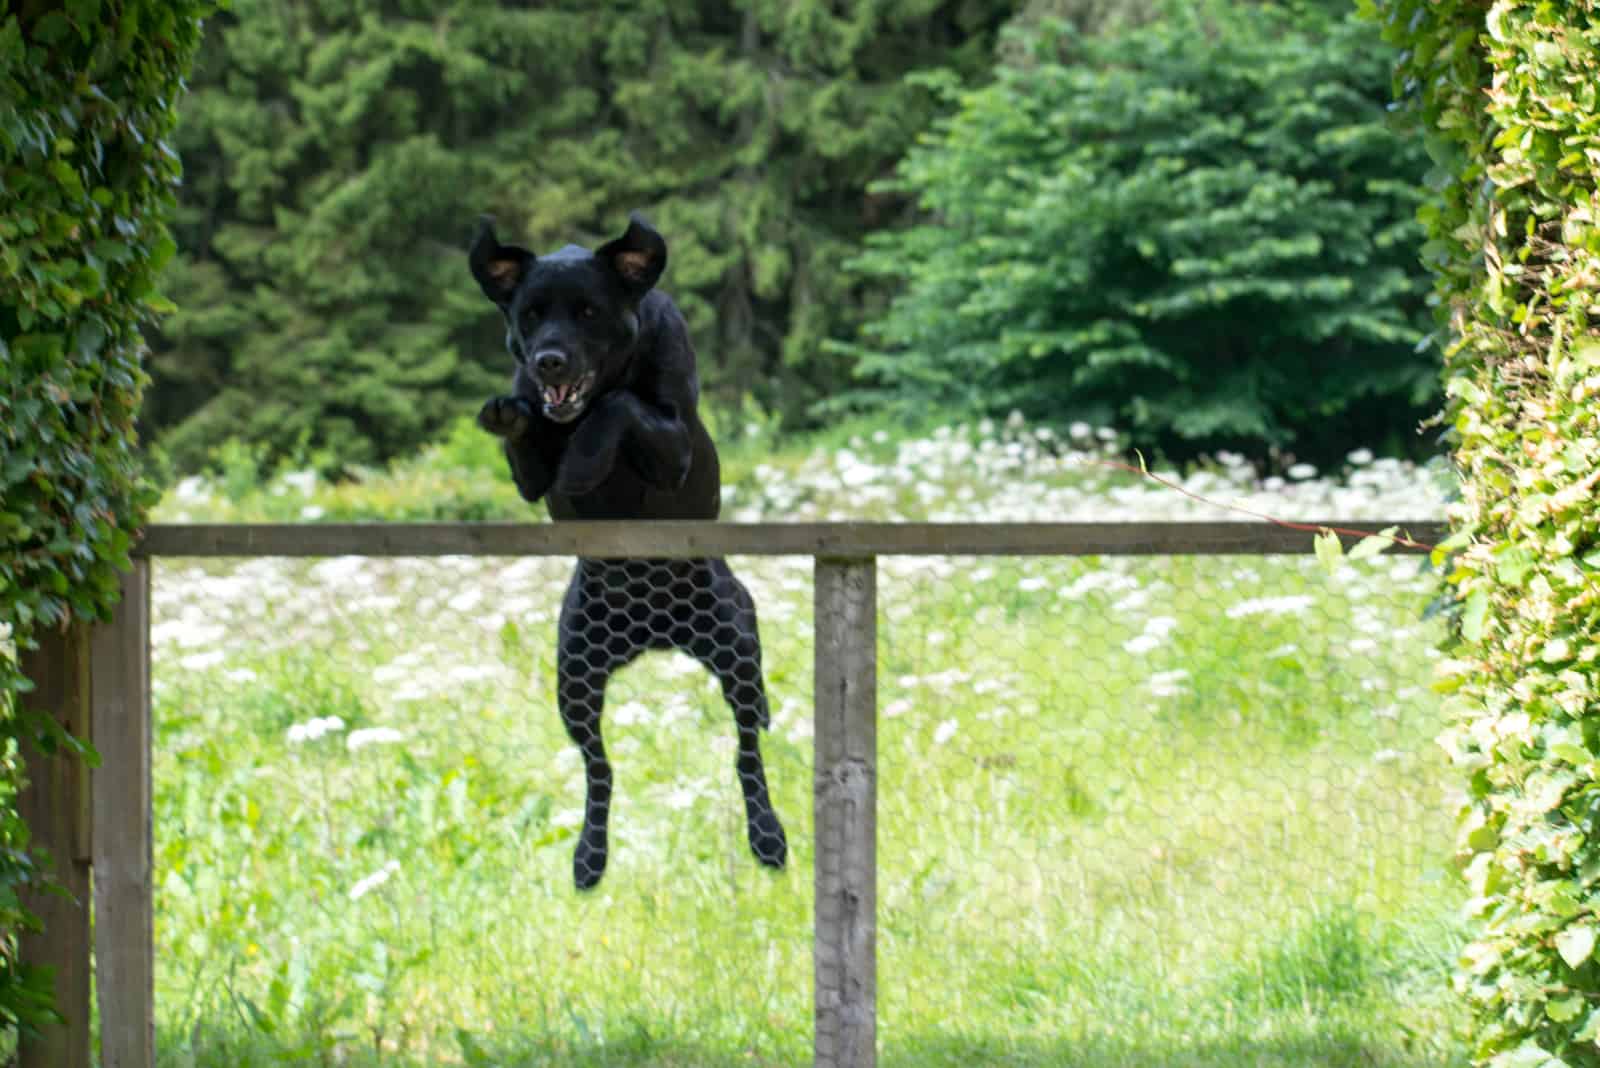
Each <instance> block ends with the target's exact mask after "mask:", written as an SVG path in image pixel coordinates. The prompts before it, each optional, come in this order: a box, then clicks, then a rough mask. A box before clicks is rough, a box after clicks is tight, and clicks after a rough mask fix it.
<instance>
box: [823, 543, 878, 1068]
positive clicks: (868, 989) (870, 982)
mask: <svg viewBox="0 0 1600 1068" xmlns="http://www.w3.org/2000/svg"><path fill="white" fill-rule="evenodd" d="M814 597H815V602H816V605H815V618H816V622H815V627H816V642H815V646H816V770H815V775H816V781H815V784H814V789H815V794H814V798H815V800H814V805H815V821H816V860H815V870H816V943H815V949H814V954H815V967H816V985H815V991H816V1003H815V1013H816V1065H817V1068H872V1066H873V1065H874V1064H876V1061H877V1051H876V1042H877V996H878V978H877V903H878V892H877V840H876V838H877V827H878V823H877V800H878V795H877V787H878V783H877V778H878V760H877V730H878V725H877V701H878V689H877V672H878V652H877V637H878V634H877V567H876V563H875V561H874V560H873V559H872V558H871V557H868V558H866V559H856V560H841V559H830V558H823V557H818V558H817V561H816V589H815V593H814Z"/></svg>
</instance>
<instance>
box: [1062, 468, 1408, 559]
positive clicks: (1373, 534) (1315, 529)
mask: <svg viewBox="0 0 1600 1068" xmlns="http://www.w3.org/2000/svg"><path fill="white" fill-rule="evenodd" d="M1078 462H1080V463H1086V464H1093V465H1095V466H1096V467H1110V468H1114V469H1116V470H1118V471H1126V472H1128V473H1129V474H1134V475H1140V476H1142V477H1144V478H1148V479H1149V480H1150V481H1152V482H1156V483H1159V484H1161V485H1163V486H1165V487H1166V488H1167V489H1170V490H1173V491H1174V492H1177V493H1181V494H1183V495H1184V496H1185V497H1188V498H1189V499H1190V500H1194V501H1199V502H1200V503H1201V504H1207V505H1210V506H1212V507H1213V508H1226V509H1227V510H1228V511H1230V512H1240V513H1242V514H1244V515H1248V516H1253V517H1254V518H1256V519H1262V520H1265V521H1266V522H1268V523H1272V524H1274V525H1275V526H1280V527H1285V528H1287V529H1289V530H1304V531H1306V532H1307V533H1311V534H1321V533H1322V532H1323V531H1325V530H1331V531H1332V532H1333V533H1335V534H1343V535H1345V536H1346V537H1351V538H1385V539H1387V540H1389V541H1391V542H1393V543H1394V544H1396V545H1404V546H1405V547H1406V548H1408V549H1422V550H1425V551H1427V552H1432V551H1433V550H1434V549H1436V548H1437V546H1434V545H1429V544H1427V543H1425V542H1420V541H1412V540H1411V539H1410V538H1403V537H1400V536H1399V535H1397V534H1384V533H1382V532H1380V531H1376V530H1352V529H1349V528H1347V527H1319V526H1315V525H1312V524H1310V523H1295V522H1291V521H1290V520H1287V519H1279V518H1278V517H1276V516H1271V515H1267V514H1266V513H1265V512H1257V511H1253V510H1251V509H1249V508H1246V507H1244V506H1243V505H1238V504H1223V503H1222V502H1221V501H1213V500H1211V499H1210V498H1209V497H1202V496H1200V494H1198V493H1193V492H1191V491H1189V490H1186V489H1184V488H1183V487H1182V486H1179V485H1177V484H1175V483H1173V482H1170V481H1168V480H1167V479H1164V478H1162V477H1161V476H1160V475H1156V474H1152V473H1151V472H1150V471H1149V469H1147V468H1145V467H1144V466H1142V465H1141V466H1139V467H1134V466H1133V465H1132V464H1124V463H1118V462H1117V461H1115V460H1081V461H1078Z"/></svg>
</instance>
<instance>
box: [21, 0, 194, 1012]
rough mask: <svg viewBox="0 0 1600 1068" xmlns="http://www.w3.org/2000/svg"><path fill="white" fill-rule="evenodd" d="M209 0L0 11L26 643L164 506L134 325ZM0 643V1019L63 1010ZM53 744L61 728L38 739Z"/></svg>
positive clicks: (89, 599)
mask: <svg viewBox="0 0 1600 1068" xmlns="http://www.w3.org/2000/svg"><path fill="white" fill-rule="evenodd" d="M209 6H210V5H208V4H205V3H202V2H199V0H120V2H109V3H102V2H101V0H68V2H67V3H65V4H55V3H42V2H38V0H24V2H22V3H20V4H10V5H7V11H8V14H7V15H6V16H5V18H4V21H3V22H0V547H3V551H0V624H3V625H4V626H5V627H7V628H9V630H10V635H11V637H10V641H11V644H12V646H13V649H28V648H31V647H32V646H33V645H34V635H35V634H37V633H39V632H41V631H43V630H45V629H47V628H58V627H62V626H64V625H66V624H67V623H69V622H70V621H72V620H90V619H98V618H103V617H104V616H105V615H106V614H107V613H108V611H109V610H110V607H111V605H112V603H113V601H114V600H115V597H116V591H117V584H118V579H117V576H118V571H119V569H123V568H126V567H127V566H128V548H129V545H130V542H131V539H132V537H133V535H134V533H135V531H136V529H137V527H138V525H139V523H140V521H141V517H142V514H143V511H144V509H145V508H146V507H147V506H148V505H149V504H150V503H151V501H152V495H151V493H150V491H149V488H148V487H147V486H146V485H145V484H144V483H143V482H142V480H141V479H140V474H139V465H138V461H137V458H136V453H135V449H136V445H137V437H136V435H135V433H134V421H135V417H136V415H137V413H138V410H139V400H140V395H141V392H142V390H143V388H144V384H145V374H144V370H143V366H142V365H143V360H144V355H145V346H144V342H143V340H142V338H141V337H140V333H139V328H140V326H141V325H142V324H144V323H147V322H149V321H150V320H151V319H152V317H153V316H155V315H156V314H159V313H160V312H162V311H163V310H166V308H167V307H168V305H167V303H166V301H164V300H163V299H162V298H161V297H160V296H158V295H157V293H156V291H155V288H154V281H155V277H156V273H157V272H158V271H159V270H160V269H161V266H162V264H163V263H164V262H165V261H166V260H167V259H168V258H169V257H170V256H171V255H172V252H173V243H172V239H171V237H170V236H168V233H167V227H166V220H167V218H168V217H169V216H170V214H171V211H172V207H173V189H174V187H175V186H176V184H177V182H178V160H177V157H176V155H175V154H174V153H173V152H172V150H171V148H170V147H169V146H168V144H167V142H166V138H167V137H168V136H169V135H170V134H171V132H172V128H173V124H174V122H175V120H176V113H175V110H174V105H175V103H176V101H177V98H178V95H179V94H180V93H181V91H182V89H183V77H184V74H185V72H186V71H187V70H188V67H189V64H190V61H191V59H192V57H193V55H194V51H195V48H196V46H197V44H198V42H199V38H200V21H199V20H200V16H201V15H202V14H203V13H204V11H205V10H206V9H207V8H208V7H209ZM27 690H28V683H27V680H25V679H24V678H23V677H22V676H21V674H20V672H19V669H18V665H17V661H16V659H15V657H14V656H13V655H11V654H10V653H7V652H5V651H4V650H0V932H3V934H0V1032H3V1031H9V1030H18V1031H21V1032H22V1033H24V1034H26V1033H29V1032H31V1031H33V1030H35V1029H37V1028H38V1027H40V1026H42V1025H44V1024H45V1023H46V1022H47V1021H48V1020H49V1018H50V1007H49V1004H48V997H47V995H46V993H45V991H47V990H48V986H47V985H46V983H45V982H44V978H45V977H42V976H40V975H38V974H35V973H31V972H30V971H29V970H28V969H25V968H23V967H22V965H21V963H20V962H19V961H18V960H17V955H16V943H15V932H17V931H18V930H19V929H21V928H22V927H23V926H24V925H27V924H31V923H33V922H34V921H33V918H32V917H31V916H29V915H28V914H27V913H26V911H25V910H24V909H23V908H22V906H21V904H20V903H19V900H18V897H17V890H18V889H19V888H20V887H22V886H23V885H25V884H28V883H30V882H35V881H37V879H38V876H37V873H36V868H35V866H34V865H33V863H32V862H31V861H30V859H29V857H28V856H27V853H26V850H27V846H28V837H27V828H26V827H24V826H22V824H21V821H20V820H19V819H18V817H17V814H16V810H15V808H14V805H13V803H12V802H13V800H14V796H15V790H16V788H17V785H18V776H19V774H20V763H19V757H18V751H19V745H20V743H21V742H22V741H24V740H25V739H27V738H28V737H29V736H32V735H41V734H43V729H44V724H43V722H42V719H41V718H39V717H30V716H28V715H26V714H25V711H24V710H25V706H26V696H25V695H26V693H27ZM34 740H36V741H38V742H40V743H42V744H43V745H45V746H47V747H49V746H55V745H59V744H62V743H63V742H64V741H66V740H65V739H61V738H51V737H48V736H47V735H45V736H42V737H38V738H36V739H34Z"/></svg>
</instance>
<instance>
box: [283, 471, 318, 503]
mask: <svg viewBox="0 0 1600 1068" xmlns="http://www.w3.org/2000/svg"><path fill="white" fill-rule="evenodd" d="M278 481H279V482H282V483H283V484H284V485H286V486H288V487H289V488H290V489H292V490H294V491H295V492H296V493H298V494H300V496H302V497H309V496H311V491H312V490H314V489H316V488H317V473H316V472H315V471H290V472H289V473H288V474H285V475H281V476H279V478H278Z"/></svg>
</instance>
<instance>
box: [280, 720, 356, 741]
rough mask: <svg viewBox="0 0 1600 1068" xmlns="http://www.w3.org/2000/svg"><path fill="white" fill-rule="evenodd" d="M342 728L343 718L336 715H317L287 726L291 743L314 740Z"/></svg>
mask: <svg viewBox="0 0 1600 1068" xmlns="http://www.w3.org/2000/svg"><path fill="white" fill-rule="evenodd" d="M342 730H344V720H342V719H340V718H339V717H338V716H317V717H314V718H312V719H308V720H306V722H304V723H296V724H293V725H292V726H290V728H289V741H290V742H291V743H293V744H299V743H300V742H314V741H316V740H317V739H318V738H321V737H322V736H323V735H324V734H329V733H331V732H333V731H342Z"/></svg>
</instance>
